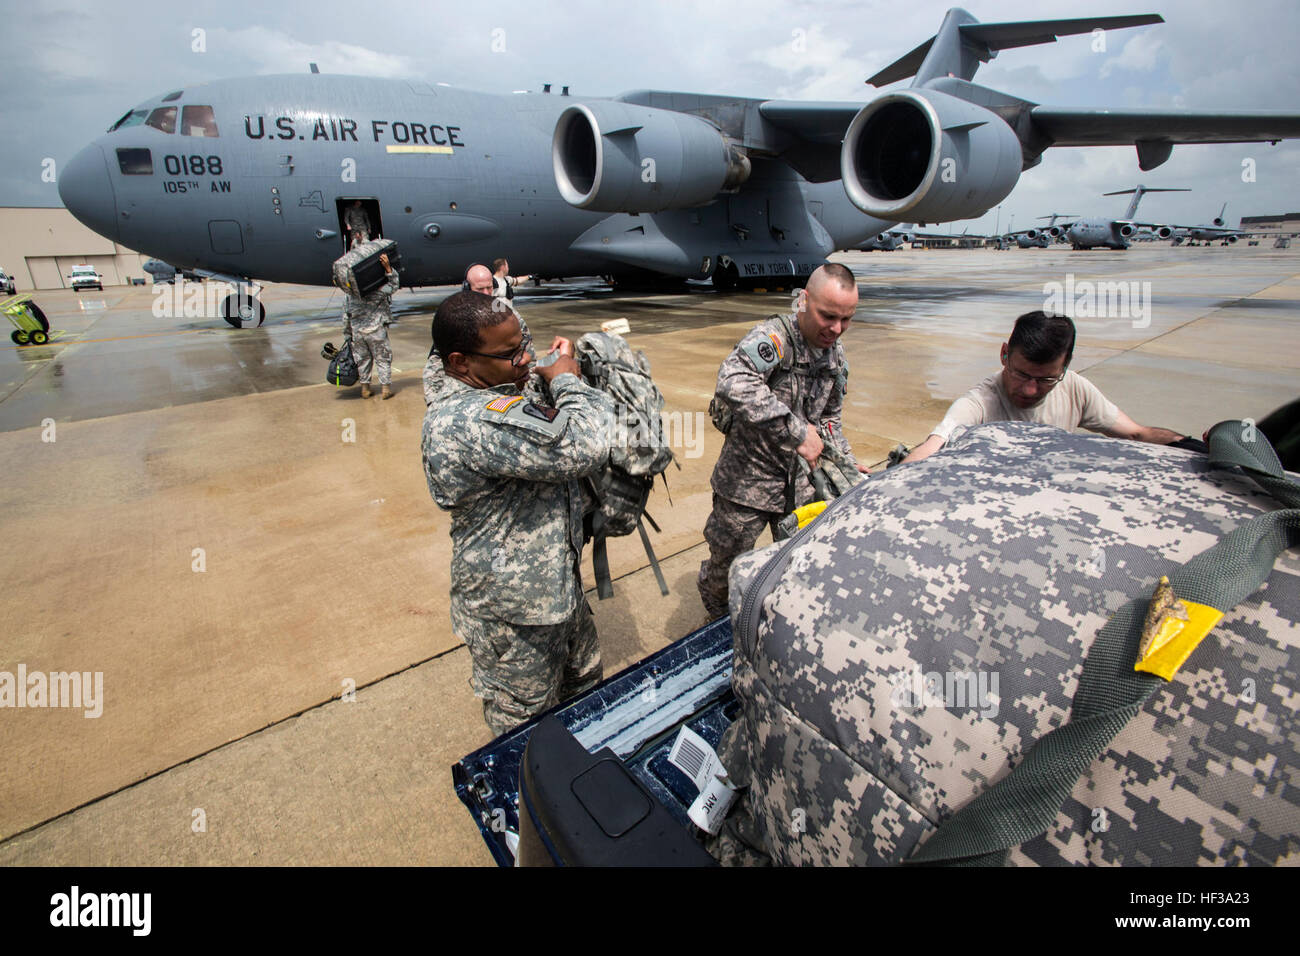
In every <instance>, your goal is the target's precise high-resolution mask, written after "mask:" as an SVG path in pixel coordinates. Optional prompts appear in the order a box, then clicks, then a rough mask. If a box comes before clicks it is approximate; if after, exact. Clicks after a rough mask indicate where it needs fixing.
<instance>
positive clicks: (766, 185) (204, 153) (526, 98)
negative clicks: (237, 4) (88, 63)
mask: <svg viewBox="0 0 1300 956" xmlns="http://www.w3.org/2000/svg"><path fill="white" fill-rule="evenodd" d="M575 101H576V98H574V97H566V96H557V95H553V94H515V95H511V96H497V95H492V94H485V93H475V92H469V91H464V90H458V89H452V88H449V87H440V86H431V85H428V84H425V83H420V82H406V81H398V80H379V79H369V78H363V77H339V76H324V75H313V74H304V75H290V76H274V77H256V78H247V79H232V80H222V81H216V82H211V83H205V84H200V85H197V86H193V87H188V88H186V89H185V90H183V91H182V92H181V93H180V94H179V95H177V96H174V97H171V98H170V99H169V98H168V97H167V96H160V97H155V98H153V99H151V100H149V101H147V102H146V103H144V104H142V105H141V106H139V107H137V108H136V110H135V111H132V113H131V114H128V117H124V118H123V122H120V123H119V124H118V125H117V126H116V127H115V128H114V129H113V130H111V131H110V132H108V133H107V134H105V135H104V136H102V137H100V138H99V139H98V140H96V141H95V142H94V143H92V144H91V145H90V146H88V147H87V148H86V149H84V150H82V151H81V152H80V153H78V154H77V156H76V157H74V158H73V159H72V160H71V161H70V162H69V163H68V165H67V167H66V168H65V169H64V170H63V174H62V175H61V177H60V193H61V195H63V197H64V201H65V203H66V204H67V206H68V208H69V209H70V210H71V211H72V212H73V214H74V215H75V216H77V218H78V219H80V220H81V221H82V222H84V223H86V224H87V225H88V226H90V228H92V229H94V230H95V231H96V232H99V233H101V234H102V235H105V236H107V237H109V238H111V239H113V240H115V241H117V242H120V243H121V244H123V245H125V246H128V247H130V248H132V249H136V250H138V251H140V252H144V253H146V254H148V255H151V256H153V257H155V258H158V259H161V260H164V261H166V262H170V263H172V264H173V265H176V266H178V267H182V268H186V269H192V268H197V269H206V270H211V271H213V272H217V273H223V274H228V275H233V276H240V277H248V278H253V279H261V280H269V281H275V282H295V283H305V284H318V285H325V284H328V283H329V281H330V279H329V276H330V264H331V263H332V262H333V261H334V260H335V259H336V258H338V256H339V255H340V254H341V253H342V252H343V250H344V242H345V240H344V226H343V210H344V209H345V207H346V206H347V205H349V204H351V202H352V201H353V200H357V199H360V200H362V201H363V203H364V205H365V208H366V209H367V211H368V212H369V213H370V218H371V220H372V232H375V231H380V232H382V235H383V236H384V237H386V238H389V239H394V240H396V241H397V242H398V244H399V247H400V249H401V251H402V256H403V272H402V283H403V285H408V286H419V285H435V284H443V283H449V282H458V281H460V279H461V277H462V276H463V274H464V271H465V268H466V266H468V265H469V264H471V263H473V262H479V261H487V260H490V259H492V258H496V257H498V256H503V257H506V258H508V259H510V260H511V266H512V268H513V269H515V270H516V271H519V272H527V273H531V274H534V275H541V276H571V275H593V274H608V273H615V272H619V271H622V270H623V269H624V268H625V266H626V265H627V264H626V263H619V262H617V261H615V260H613V259H611V258H606V257H602V256H600V255H592V254H591V253H590V252H582V251H577V250H574V249H571V248H570V246H571V244H572V243H574V242H575V240H577V239H578V237H580V236H582V235H583V234H584V233H586V232H587V231H588V230H590V229H591V228H592V227H593V226H596V225H597V224H598V223H601V222H602V221H603V220H606V219H608V218H609V215H608V214H607V213H601V212H589V211H587V210H584V209H579V208H576V207H574V206H572V205H570V204H569V203H568V202H566V201H565V200H564V199H563V198H562V197H561V195H560V193H559V191H558V189H557V187H556V182H555V177H554V173H553V167H552V156H551V141H552V136H553V132H554V128H555V124H556V120H557V118H558V117H559V115H560V113H561V112H562V111H563V110H564V109H565V108H566V107H568V106H570V105H572V104H573V103H574V102H575ZM584 101H589V100H584ZM169 110H170V111H171V112H170V114H169V113H168V111H169ZM169 130H170V131H169ZM795 206H797V207H798V211H797V212H795V211H793V209H794V207H795ZM658 215H659V216H661V217H663V216H669V217H675V218H676V219H679V220H680V223H679V225H680V227H681V228H680V229H678V230H677V231H676V232H675V233H674V241H675V242H677V243H679V244H681V243H685V244H686V247H687V251H689V252H690V253H692V254H696V253H698V256H697V259H700V260H701V261H703V260H702V257H709V260H708V261H717V257H719V256H725V255H735V256H740V255H745V256H748V257H750V258H751V259H752V258H753V257H755V256H757V257H763V256H766V257H769V258H771V259H772V260H773V261H774V262H775V263H782V262H787V261H788V262H791V263H794V262H796V261H798V260H800V259H803V260H810V259H816V258H820V257H822V256H824V255H825V254H827V253H829V252H830V251H832V249H843V248H850V247H853V246H856V245H859V244H860V243H861V242H863V241H864V240H865V239H866V238H867V237H869V236H873V235H878V234H879V233H881V232H882V231H884V230H885V229H886V228H888V227H889V226H890V225H892V223H888V222H882V221H880V220H877V219H874V218H872V217H869V216H867V215H865V214H863V213H862V212H860V211H859V210H857V209H856V208H855V207H854V206H852V205H851V203H850V202H849V200H848V198H847V197H846V196H845V193H844V189H843V186H842V185H841V183H840V182H839V181H838V180H836V181H833V182H828V183H821V184H813V183H809V182H807V181H805V180H803V179H802V178H801V177H799V176H798V175H797V174H796V173H794V172H793V171H792V170H791V169H790V168H789V167H788V166H786V165H785V164H784V163H782V162H780V161H777V160H764V159H761V158H756V159H755V161H754V163H753V174H752V175H751V177H750V178H749V180H748V181H747V182H746V183H745V185H744V187H743V189H741V190H740V191H739V192H738V193H735V194H731V195H720V196H718V197H717V198H716V199H715V200H714V201H713V202H710V203H708V204H706V205H704V206H699V207H695V208H693V209H689V210H675V211H669V212H668V213H661V214H658ZM800 215H802V216H803V217H804V218H805V219H809V218H811V219H815V220H816V222H817V223H818V224H819V225H820V226H821V227H822V228H823V229H824V230H825V235H828V236H829V238H830V244H831V246H832V248H827V249H818V248H812V244H811V243H809V242H808V241H806V237H807V235H808V234H809V233H808V231H807V230H806V229H804V230H802V231H801V230H800V229H798V228H791V227H789V226H787V225H785V224H784V222H782V223H780V224H778V223H777V221H776V220H777V219H778V218H781V219H790V220H793V219H798V218H799V216H800ZM633 218H635V217H633ZM374 220H378V221H377V222H376V221H374ZM620 225H621V224H620ZM778 226H780V228H778ZM737 227H739V228H737ZM816 234H817V235H822V233H816ZM683 236H685V237H686V238H685V239H683V238H682V237H683ZM801 237H802V238H804V239H805V241H803V242H800V241H799V239H800V238H801ZM691 268H694V269H696V271H697V272H700V271H707V270H701V269H700V268H699V267H697V266H695V265H692V267H691ZM776 268H777V266H776V265H774V266H773V269H776ZM795 271H796V272H798V271H800V270H799V269H798V267H796V268H795ZM683 272H684V270H683ZM691 274H696V273H691Z"/></svg>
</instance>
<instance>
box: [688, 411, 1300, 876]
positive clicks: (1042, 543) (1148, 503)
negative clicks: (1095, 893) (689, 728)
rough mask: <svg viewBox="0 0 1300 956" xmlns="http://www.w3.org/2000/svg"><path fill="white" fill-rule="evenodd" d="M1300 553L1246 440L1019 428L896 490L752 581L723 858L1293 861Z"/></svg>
mask: <svg viewBox="0 0 1300 956" xmlns="http://www.w3.org/2000/svg"><path fill="white" fill-rule="evenodd" d="M1279 503H1281V504H1282V505H1283V506H1284V507H1283V508H1282V509H1281V510H1279V509H1278V505H1279ZM1297 546H1300V483H1297V482H1295V481H1294V480H1292V479H1290V478H1288V477H1287V476H1286V475H1285V474H1284V473H1283V472H1282V471H1281V468H1280V466H1279V464H1278V461H1277V458H1276V456H1275V455H1274V454H1273V452H1272V449H1271V448H1270V447H1269V446H1268V444H1267V442H1266V441H1265V440H1264V439H1263V437H1262V435H1261V434H1260V433H1259V432H1258V431H1257V430H1256V428H1255V426H1254V425H1253V423H1249V422H1224V423H1221V424H1219V425H1217V426H1215V428H1214V429H1212V430H1211V434H1210V439H1209V454H1208V456H1207V455H1202V454H1196V453H1189V452H1184V451H1179V450H1174V449H1168V448H1164V447H1161V446H1157V445H1150V444H1145V443H1141V442H1135V441H1123V440H1116V439H1108V438H1101V437H1098V436H1092V435H1081V434H1072V433H1069V432H1065V431H1062V430H1060V429H1056V428H1051V427H1049V426H1045V425H1036V424H1031V423H1022V422H999V423H993V424H988V425H983V426H979V427H976V428H973V429H969V430H968V431H966V432H965V433H964V434H963V435H961V436H959V437H958V438H956V439H954V440H953V441H951V442H950V443H949V445H948V446H947V447H946V448H945V449H944V450H943V451H942V452H941V453H940V454H938V455H935V456H932V457H931V458H929V459H927V460H926V461H923V462H918V463H914V464H909V465H906V466H904V467H901V468H894V469H890V470H889V471H887V472H884V473H882V474H878V475H875V476H874V477H873V478H872V479H871V480H870V481H869V482H866V483H865V484H863V485H859V486H857V487H855V488H852V489H851V490H849V491H848V492H846V493H845V494H844V495H841V496H840V497H839V498H838V499H836V500H835V502H833V503H832V504H831V505H830V506H829V507H827V508H826V510H825V511H824V512H823V513H822V515H821V516H820V517H819V518H817V519H816V520H815V521H813V522H812V523H811V524H810V525H808V526H807V527H805V528H804V529H802V530H801V531H800V532H799V533H798V534H797V535H796V536H795V537H794V538H792V539H791V540H790V541H788V542H783V543H781V544H774V545H771V546H769V547H768V548H764V549H761V550H758V551H754V552H751V553H749V554H747V555H742V556H741V557H740V558H738V559H737V560H736V562H735V564H734V565H733V567H732V572H731V581H732V589H731V593H732V598H731V601H732V603H731V609H732V622H733V632H734V648H735V670H734V672H733V676H732V688H733V690H734V692H735V694H736V697H737V699H738V702H739V713H738V715H737V718H736V720H735V722H734V723H733V724H732V725H731V727H730V728H729V729H728V730H727V732H726V734H725V735H724V737H723V741H722V744H721V747H720V756H721V758H722V761H723V764H724V765H725V767H726V769H727V771H728V773H729V774H730V777H731V779H732V782H733V783H734V784H736V785H737V786H738V787H739V788H740V789H741V790H742V794H743V795H742V798H741V800H740V801H739V802H738V803H737V804H736V806H735V807H733V810H732V816H731V817H730V818H728V821H727V824H726V828H725V829H724V832H723V835H722V836H721V837H720V838H718V840H717V841H716V842H715V843H714V845H713V849H714V851H715V854H716V855H717V856H719V858H722V859H724V860H726V861H730V862H762V861H764V860H766V861H770V862H775V863H778V864H787V865H789V864H804V865H806V864H885V863H901V862H921V863H945V864H952V863H962V864H965V863H981V864H987V863H1011V864H1016V865H1059V864H1067V865H1068V864H1074V865H1078V864H1083V865H1114V864H1121V865H1134V864H1137V865H1145V866H1150V865H1206V864H1210V865H1223V864H1243V863H1254V864H1265V865H1273V864H1277V863H1280V862H1284V861H1285V860H1287V859H1288V857H1292V856H1294V854H1295V852H1296V848H1297V847H1298V846H1300V795H1297V791H1296V789H1295V787H1294V786H1293V785H1292V783H1291V781H1292V780H1293V778H1294V775H1295V768H1296V767H1297V765H1300V753H1298V752H1297V741H1300V713H1298V708H1297V707H1296V703H1295V699H1294V681H1293V680H1292V679H1291V676H1290V675H1294V674H1296V673H1297V672H1300V554H1297V553H1296V552H1295V551H1294V550H1291V551H1286V550H1283V549H1287V548H1290V549H1295V548H1296V547H1297ZM1162 576H1163V577H1166V578H1167V579H1168V581H1169V587H1168V588H1165V586H1164V585H1158V582H1160V579H1161V578H1162ZM1261 585H1262V587H1261ZM1221 613H1222V617H1221V619H1220V614H1221ZM1207 627H1210V628H1212V629H1211V630H1208V633H1207V632H1206V630H1205V629H1206V628H1207ZM1180 629H1181V630H1180ZM1157 675H1158V676H1157Z"/></svg>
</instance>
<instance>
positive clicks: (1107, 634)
mask: <svg viewBox="0 0 1300 956" xmlns="http://www.w3.org/2000/svg"><path fill="white" fill-rule="evenodd" d="M1247 435H1250V437H1251V440H1250V441H1245V440H1244V439H1245V437H1246V436H1247ZM1209 448H1210V466H1211V467H1212V468H1222V467H1225V466H1227V467H1232V466H1236V467H1240V468H1242V470H1243V471H1245V472H1246V473H1248V474H1249V475H1250V476H1251V477H1252V478H1254V479H1255V480H1256V481H1257V482H1259V483H1260V484H1261V485H1262V486H1263V487H1265V488H1266V489H1267V490H1268V491H1270V492H1271V493H1272V494H1273V496H1274V497H1275V498H1277V499H1278V500H1279V501H1281V502H1283V503H1284V504H1286V505H1289V506H1290V507H1289V508H1287V509H1284V510H1280V511H1273V512H1270V513H1268V514H1262V515H1257V516H1256V517H1254V518H1252V519H1250V520H1249V521H1247V522H1245V523H1244V524H1242V525H1241V526H1239V527H1237V528H1235V529H1234V530H1232V531H1230V532H1229V533H1228V534H1226V535H1224V537H1223V538H1222V539H1220V540H1219V542H1218V544H1216V545H1214V546H1213V547H1212V548H1210V549H1208V550H1206V551H1203V552H1202V553H1200V554H1198V555H1197V556H1196V557H1194V558H1192V559H1191V560H1190V561H1188V562H1187V563H1186V564H1184V565H1183V566H1182V567H1178V568H1174V569H1171V570H1170V571H1169V573H1168V578H1169V582H1170V585H1171V586H1172V588H1173V591H1174V594H1175V595H1176V596H1178V597H1180V598H1182V599H1183V600H1184V601H1187V602H1195V603H1196V604H1200V605H1203V606H1204V607H1206V608H1208V609H1210V610H1211V611H1214V612H1217V616H1211V620H1210V622H1209V623H1210V624H1211V626H1212V624H1213V623H1217V621H1218V620H1219V619H1220V618H1221V617H1222V615H1224V614H1226V613H1227V612H1229V611H1231V610H1232V609H1233V608H1234V607H1236V605H1237V604H1239V603H1240V602H1241V601H1243V600H1245V599H1246V598H1248V597H1249V596H1250V595H1251V594H1253V593H1254V592H1255V591H1256V590H1257V589H1258V588H1259V586H1260V585H1261V584H1262V583H1263V582H1264V580H1265V579H1266V578H1267V577H1268V575H1269V572H1270V571H1272V569H1273V563H1274V561H1276V560H1277V556H1278V555H1279V554H1280V553H1281V552H1282V551H1283V550H1286V549H1288V548H1294V547H1297V546H1300V484H1297V483H1295V482H1294V481H1291V480H1290V479H1288V478H1287V477H1286V476H1285V474H1284V473H1283V471H1282V468H1281V465H1280V463H1279V462H1278V459H1277V455H1276V453H1275V452H1274V451H1273V449H1272V447H1270V446H1269V444H1268V441H1267V439H1265V438H1264V437H1263V436H1262V435H1259V434H1257V433H1253V430H1252V429H1251V428H1250V427H1249V426H1247V425H1246V423H1245V422H1234V421H1228V422H1220V423H1219V424H1218V425H1215V426H1214V428H1212V429H1211V430H1210V437H1209ZM1157 594H1159V590H1158V591H1157ZM1147 609H1148V599H1147V598H1146V597H1139V598H1135V599H1134V600H1132V601H1130V602H1129V603H1128V604H1126V605H1124V606H1123V607H1122V608H1120V610H1119V611H1118V612H1116V614H1115V615H1114V617H1112V618H1111V619H1110V620H1109V621H1108V622H1107V623H1106V625H1105V626H1104V627H1102V629H1101V631H1100V632H1098V634H1097V639H1096V641H1095V642H1094V643H1093V645H1092V647H1091V648H1090V649H1089V651H1088V656H1087V657H1086V659H1085V660H1084V663H1083V673H1082V674H1081V675H1080V678H1079V687H1078V690H1076V691H1075V695H1074V704H1073V706H1072V707H1071V710H1070V719H1069V721H1068V722H1067V723H1065V724H1063V725H1061V726H1060V727H1057V728H1056V729H1055V730H1052V731H1050V732H1049V733H1047V734H1045V735H1043V736H1042V737H1040V738H1039V739H1038V741H1037V742H1035V743H1034V745H1033V746H1032V747H1031V748H1030V749H1029V751H1028V752H1027V753H1026V754H1025V756H1024V759H1022V760H1021V761H1020V763H1018V764H1016V766H1015V767H1014V768H1012V770H1011V772H1010V773H1009V774H1007V775H1006V776H1005V777H1003V778H1002V779H1001V780H999V781H998V782H997V783H995V784H994V785H993V786H991V787H989V788H988V789H987V790H985V791H984V792H983V793H981V794H980V795H979V796H978V797H976V798H975V799H974V800H972V801H971V802H970V803H968V804H967V805H966V806H964V807H962V808H961V809H960V810H959V811H957V813H956V814H954V815H953V816H952V817H950V818H948V820H946V821H944V822H943V823H942V824H940V825H939V827H938V828H937V829H936V830H935V831H934V832H933V833H931V835H930V837H929V839H927V840H926V841H925V843H924V844H923V845H922V846H921V847H920V848H919V849H918V850H917V851H916V852H914V853H913V854H912V855H911V857H909V858H908V860H907V861H906V862H908V863H939V864H946V865H954V866H987V865H993V866H996V865H1001V864H1003V863H1004V862H1005V860H1006V854H1007V851H1008V850H1009V849H1010V848H1011V847H1013V846H1018V845H1020V844H1022V843H1024V842H1026V841H1028V840H1032V839H1034V838H1035V837H1037V836H1039V835H1041V834H1042V833H1044V832H1045V831H1046V830H1047V829H1048V827H1050V826H1051V825H1052V822H1053V821H1054V820H1055V819H1056V815H1057V812H1058V811H1059V810H1060V808H1061V805H1062V804H1063V803H1064V802H1065V800H1066V798H1067V797H1068V796H1069V795H1070V792H1071V791H1072V790H1073V789H1074V785H1075V782H1076V781H1077V780H1078V779H1079V777H1080V776H1081V775H1082V774H1083V773H1084V772H1085V771H1086V770H1087V769H1088V768H1089V767H1090V766H1091V765H1092V763H1093V761H1094V760H1096V758H1097V756H1098V755H1099V754H1100V753H1101V752H1102V750H1103V749H1105V747H1106V745H1107V744H1109V743H1110V741H1111V739H1112V738H1114V736H1115V735H1116V734H1117V733H1119V732H1120V730H1122V729H1123V728H1124V726H1125V725H1126V724H1127V723H1128V722H1129V721H1130V720H1131V719H1132V718H1133V717H1134V716H1135V715H1136V714H1137V713H1138V712H1139V711H1140V710H1141V709H1142V707H1143V705H1144V704H1145V703H1146V701H1147V699H1148V698H1149V697H1151V695H1152V694H1153V693H1155V691H1156V690H1157V688H1159V687H1160V685H1161V684H1162V683H1164V679H1163V678H1162V677H1159V676H1156V675H1154V674H1152V673H1146V672H1143V671H1137V670H1135V669H1134V661H1135V660H1138V659H1139V656H1140V654H1141V651H1142V649H1143V645H1144V641H1143V634H1142V632H1143V623H1144V619H1145V617H1146V612H1147ZM1208 630H1209V628H1208V627H1207V628H1206V629H1205V631H1206V633H1208ZM1202 636H1203V635H1202ZM1198 640H1199V639H1198ZM1187 653H1189V654H1190V653H1191V650H1190V649H1188V650H1187Z"/></svg>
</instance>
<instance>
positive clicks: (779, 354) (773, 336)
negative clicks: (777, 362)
mask: <svg viewBox="0 0 1300 956" xmlns="http://www.w3.org/2000/svg"><path fill="white" fill-rule="evenodd" d="M767 337H768V338H769V339H771V340H772V344H773V345H774V346H776V357H777V358H781V357H782V355H783V354H784V352H785V350H784V349H782V348H781V336H779V335H777V334H776V333H775V332H768V333H767Z"/></svg>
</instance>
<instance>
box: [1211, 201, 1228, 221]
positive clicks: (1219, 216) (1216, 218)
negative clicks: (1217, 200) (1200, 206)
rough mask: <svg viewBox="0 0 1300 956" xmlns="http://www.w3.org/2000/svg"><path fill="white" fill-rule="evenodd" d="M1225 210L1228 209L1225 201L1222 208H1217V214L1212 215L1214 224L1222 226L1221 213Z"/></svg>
mask: <svg viewBox="0 0 1300 956" xmlns="http://www.w3.org/2000/svg"><path fill="white" fill-rule="evenodd" d="M1227 211H1228V204H1227V203H1226V202H1225V203H1224V204H1223V208H1222V209H1220V210H1219V214H1218V215H1217V216H1215V217H1214V224H1215V225H1216V226H1222V225H1223V214H1224V213H1225V212H1227Z"/></svg>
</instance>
